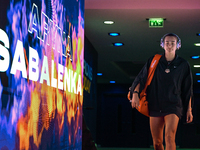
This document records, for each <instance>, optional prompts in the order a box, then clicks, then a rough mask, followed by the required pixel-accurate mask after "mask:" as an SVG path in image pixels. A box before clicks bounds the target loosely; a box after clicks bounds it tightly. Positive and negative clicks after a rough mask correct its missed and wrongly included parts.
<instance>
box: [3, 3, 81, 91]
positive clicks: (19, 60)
mask: <svg viewBox="0 0 200 150" xmlns="http://www.w3.org/2000/svg"><path fill="white" fill-rule="evenodd" d="M42 16H43V17H44V18H42V19H41V20H43V26H42V25H41V26H40V23H39V19H38V8H37V6H36V5H35V4H33V7H32V13H31V19H30V22H29V27H28V31H29V33H31V34H32V33H33V32H35V34H36V35H37V38H38V39H39V40H40V41H42V42H44V43H46V44H47V45H48V46H49V43H50V42H52V43H53V44H52V45H53V46H52V48H53V49H55V43H56V44H60V45H61V46H60V47H62V42H63V40H61V39H60V40H57V39H56V35H57V34H62V35H63V36H62V37H65V32H64V31H63V32H62V31H61V28H59V27H58V25H55V24H54V23H53V21H52V20H50V19H49V18H48V17H47V15H45V14H44V13H43V12H42ZM45 20H46V21H45ZM40 28H42V30H41V29H40ZM51 29H52V30H51ZM41 31H43V32H41ZM50 34H54V40H52V41H51V40H50V39H51V38H50V36H49V35H50ZM55 40H56V42H55ZM64 40H65V41H66V39H65V38H64ZM0 41H1V42H2V43H3V44H4V46H3V45H1V44H0V56H1V59H0V66H1V67H0V72H6V71H7V70H8V68H9V65H10V54H9V48H10V47H9V45H10V43H9V38H8V35H7V33H6V32H5V31H3V30H2V29H0ZM58 52H59V53H61V52H60V51H58ZM68 55H69V56H70V54H69V53H68ZM69 56H65V57H66V59H67V57H69ZM2 57H3V59H2ZM26 61H27V60H26ZM26 61H25V55H24V48H23V43H22V41H20V40H17V44H16V48H15V53H14V58H13V61H12V65H11V69H10V74H13V75H16V73H17V71H20V72H21V73H22V77H23V78H26V79H27V73H28V79H29V80H31V81H36V82H37V81H39V82H40V83H41V84H43V83H44V82H46V84H47V85H48V86H51V87H54V88H58V89H60V90H65V91H66V90H67V89H68V92H71V93H75V94H78V93H80V95H82V90H81V89H82V84H81V81H82V80H81V79H82V78H81V75H80V74H77V73H76V72H74V71H73V70H71V69H68V68H67V67H64V66H63V65H62V64H58V70H57V73H58V74H57V77H58V78H57V79H56V78H54V74H55V72H56V71H55V70H54V65H55V62H54V60H52V61H51V66H52V67H51V83H50V72H49V66H48V58H47V56H45V55H44V56H43V62H42V67H41V72H40V71H39V64H40V63H41V62H39V61H40V59H39V55H38V52H37V50H35V49H34V48H32V47H30V46H29V62H28V69H27V68H26ZM54 71H55V72H54ZM77 78H78V83H77V84H76V79H77Z"/></svg>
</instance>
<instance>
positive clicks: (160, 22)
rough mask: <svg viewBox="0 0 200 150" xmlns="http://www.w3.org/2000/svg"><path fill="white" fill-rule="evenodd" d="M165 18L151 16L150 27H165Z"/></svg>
mask: <svg viewBox="0 0 200 150" xmlns="http://www.w3.org/2000/svg"><path fill="white" fill-rule="evenodd" d="M163 26H164V19H163V18H149V27H151V28H163Z"/></svg>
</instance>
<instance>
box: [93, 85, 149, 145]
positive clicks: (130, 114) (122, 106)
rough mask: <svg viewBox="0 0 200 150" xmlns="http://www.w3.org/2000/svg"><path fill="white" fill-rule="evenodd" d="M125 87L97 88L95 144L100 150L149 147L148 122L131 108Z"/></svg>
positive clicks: (104, 86)
mask: <svg viewBox="0 0 200 150" xmlns="http://www.w3.org/2000/svg"><path fill="white" fill-rule="evenodd" d="M129 86H130V85H122V84H120V85H117V84H98V86H97V91H98V96H97V106H98V113H97V118H98V120H97V144H98V145H101V146H102V147H149V143H150V140H151V138H150V130H149V123H148V122H149V120H148V117H146V116H143V115H141V114H139V113H138V112H137V111H136V110H135V109H132V108H131V105H130V102H129V101H128V99H127V92H128V88H129Z"/></svg>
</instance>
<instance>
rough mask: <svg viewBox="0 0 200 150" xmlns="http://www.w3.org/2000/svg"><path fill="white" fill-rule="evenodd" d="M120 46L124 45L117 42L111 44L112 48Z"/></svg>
mask: <svg viewBox="0 0 200 150" xmlns="http://www.w3.org/2000/svg"><path fill="white" fill-rule="evenodd" d="M122 45H124V43H119V42H117V43H113V46H122Z"/></svg>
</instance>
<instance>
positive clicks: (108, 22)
mask: <svg viewBox="0 0 200 150" xmlns="http://www.w3.org/2000/svg"><path fill="white" fill-rule="evenodd" d="M103 23H104V24H113V23H114V21H104V22H103Z"/></svg>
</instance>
